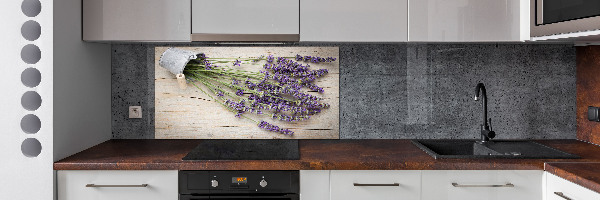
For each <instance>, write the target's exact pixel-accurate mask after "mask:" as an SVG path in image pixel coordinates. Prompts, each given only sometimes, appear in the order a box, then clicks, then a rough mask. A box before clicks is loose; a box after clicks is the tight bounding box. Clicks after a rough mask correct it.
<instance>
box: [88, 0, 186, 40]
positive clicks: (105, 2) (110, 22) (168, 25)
mask: <svg viewBox="0 0 600 200" xmlns="http://www.w3.org/2000/svg"><path fill="white" fill-rule="evenodd" d="M190 10H191V9H190V0H126V1H123V0H83V12H82V14H83V40H85V41H190V34H191V30H190V29H191V28H190V27H191V24H190V21H191V14H190V13H191V11H190Z"/></svg>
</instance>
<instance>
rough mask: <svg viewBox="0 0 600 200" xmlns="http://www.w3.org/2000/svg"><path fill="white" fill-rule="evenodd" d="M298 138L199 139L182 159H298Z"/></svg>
mask: <svg viewBox="0 0 600 200" xmlns="http://www.w3.org/2000/svg"><path fill="white" fill-rule="evenodd" d="M298 159H300V151H299V149H298V140H266V139H264V140H201V141H200V143H199V144H198V146H197V147H196V148H194V149H193V150H192V151H190V152H189V153H188V154H187V155H186V156H185V157H183V158H182V160H298Z"/></svg>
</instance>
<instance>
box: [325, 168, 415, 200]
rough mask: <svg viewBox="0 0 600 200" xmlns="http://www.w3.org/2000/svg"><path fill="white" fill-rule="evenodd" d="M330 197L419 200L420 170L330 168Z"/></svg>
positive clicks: (369, 199) (339, 199)
mask: <svg viewBox="0 0 600 200" xmlns="http://www.w3.org/2000/svg"><path fill="white" fill-rule="evenodd" d="M330 185H331V186H330V187H331V200H375V199H376V200H392V199H397V200H400V199H402V200H418V199H420V194H421V191H420V190H421V171H385V170H376V171H369V170H362V171H342V170H332V171H331V181H330Z"/></svg>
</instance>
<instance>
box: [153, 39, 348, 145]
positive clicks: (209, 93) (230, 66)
mask: <svg viewBox="0 0 600 200" xmlns="http://www.w3.org/2000/svg"><path fill="white" fill-rule="evenodd" d="M178 50H186V51H189V52H192V53H191V54H198V53H204V54H205V55H206V57H208V58H206V59H209V60H212V62H214V65H217V66H219V67H216V66H213V67H212V69H211V70H206V67H204V66H202V67H199V68H198V69H196V68H194V66H191V65H188V67H187V70H188V71H187V72H186V79H188V83H187V88H185V89H181V88H179V87H178V84H177V79H176V77H175V75H174V74H173V73H172V72H170V71H169V70H167V69H165V68H163V67H165V66H161V64H163V65H168V63H164V62H163V63H161V64H159V63H160V62H159V59H161V56H163V57H162V59H168V58H172V57H169V56H170V55H173V54H163V53H164V52H168V53H171V52H176V51H178ZM269 55H272V56H273V61H271V62H268V61H266V60H256V59H258V58H259V57H260V56H264V58H262V59H269V58H268V56H269ZM296 55H301V56H318V57H321V58H338V57H339V49H338V48H337V47H177V48H175V49H170V47H156V48H155V68H154V74H155V82H154V86H155V87H154V96H155V99H154V102H155V106H154V111H155V113H154V117H155V138H156V139H338V138H339V90H340V89H339V62H338V61H339V60H335V61H332V62H318V63H315V62H312V61H308V60H306V61H305V60H302V61H297V62H298V64H302V65H303V66H310V67H308V70H311V71H309V72H311V73H312V72H317V71H319V70H327V73H324V74H323V75H321V76H320V75H315V76H314V77H316V78H315V80H314V81H312V82H310V84H314V85H315V86H318V87H322V89H323V91H322V92H317V91H316V90H317V89H315V88H314V87H312V89H309V87H308V86H303V88H302V89H300V90H299V91H300V92H302V93H303V94H305V95H311V96H312V97H315V98H321V99H322V100H315V101H314V102H313V101H311V102H309V103H318V104H328V105H329V106H328V107H324V108H321V107H313V106H308V105H304V104H301V105H297V104H295V105H294V107H295V108H305V109H307V110H308V111H312V110H313V109H314V108H316V109H318V110H319V111H320V112H318V113H316V114H309V115H308V116H309V117H310V118H309V119H303V120H298V121H296V120H294V121H291V122H288V121H287V119H283V117H282V116H284V117H286V118H287V117H290V116H291V117H296V116H300V117H304V116H305V115H304V114H299V115H294V114H292V113H293V112H292V111H288V110H285V109H286V107H282V105H283V103H282V102H279V101H278V100H266V99H264V98H263V99H262V101H263V102H262V103H263V104H262V105H258V106H256V107H251V105H252V101H253V100H252V98H253V96H254V95H256V96H261V94H259V92H261V91H263V92H268V91H269V89H265V88H266V87H270V86H268V85H267V86H262V88H263V89H259V88H261V85H262V84H261V80H263V79H264V77H265V74H266V73H268V74H269V79H267V80H266V82H265V83H267V84H272V85H278V86H279V84H281V83H282V82H281V80H284V78H285V77H283V76H286V72H285V71H278V73H279V75H278V78H276V77H274V76H276V75H274V72H275V70H272V69H265V68H264V67H263V65H267V66H268V65H271V64H273V65H274V66H279V64H278V63H280V62H279V61H278V60H279V57H285V58H288V59H289V60H290V61H294V60H295V56H296ZM183 57H185V58H186V59H184V61H185V60H187V55H185V56H183ZM245 59H251V60H245ZM238 61H239V62H240V64H239V65H238V66H235V65H234V63H235V62H238ZM192 62H193V61H192ZM284 62H285V61H284ZM284 62H281V63H280V64H281V65H283V66H286V65H285V64H284ZM294 62H296V61H294ZM191 70H206V71H191ZM218 70H223V71H221V72H219V73H216V74H215V72H216V71H218ZM229 70H232V71H229ZM233 72H235V73H236V74H233ZM250 72H254V73H257V74H250ZM261 72H263V73H261ZM175 73H178V72H175ZM193 74H197V76H195V78H193V77H194V76H193ZM241 74H247V75H250V76H252V78H251V79H248V80H249V81H251V82H253V83H255V84H257V86H256V87H254V88H253V89H249V88H250V87H252V86H248V83H246V82H245V81H247V80H246V77H241ZM289 78H292V79H297V80H301V78H300V77H299V76H292V75H291V74H290V77H289ZM196 79H198V80H196ZM275 79H277V80H279V81H276V80H275ZM302 80H308V79H302ZM236 82H237V83H236ZM209 85H210V87H207V86H209ZM299 85H302V83H299ZM232 87H236V88H233V89H232ZM285 87H294V86H292V85H291V84H287V81H286V84H285V85H281V88H285ZM240 89H241V90H240ZM219 90H222V91H219ZM236 90H237V92H240V94H238V93H237V92H236ZM281 91H283V89H282V90H281ZM217 92H221V93H220V95H222V97H219V96H217ZM234 93H235V94H234ZM242 93H243V94H242ZM265 97H269V96H265ZM273 98H274V97H273ZM280 98H284V99H286V100H287V101H296V100H298V101H299V100H300V99H299V98H297V97H294V96H292V95H290V94H283V92H282V95H280ZM226 100H227V101H228V100H232V101H233V102H232V103H227V101H226ZM242 101H243V103H239V104H238V102H242ZM234 102H235V103H234ZM256 102H260V101H256ZM269 102H272V103H273V104H269ZM224 104H227V105H228V106H229V108H227V107H225V106H224ZM232 104H236V105H235V106H233V105H232ZM240 104H242V105H243V107H244V108H256V109H259V110H260V112H263V113H262V114H257V112H259V111H251V110H246V111H245V112H244V113H243V114H241V115H240V116H238V117H236V113H234V112H239V111H237V110H235V109H242V108H240V107H241V106H240ZM274 105H275V106H278V107H279V108H280V109H282V111H280V112H276V111H275V110H276V109H277V108H272V107H271V108H270V106H274ZM259 107H264V108H262V109H261V108H259ZM272 114H274V115H275V116H277V117H279V118H281V119H274V118H273V117H272V116H271V115H272ZM257 122H261V123H263V122H267V123H269V124H272V125H275V126H278V127H281V128H282V129H289V130H290V131H293V134H283V133H282V132H277V131H269V130H266V129H265V128H261V127H259V126H258V125H257Z"/></svg>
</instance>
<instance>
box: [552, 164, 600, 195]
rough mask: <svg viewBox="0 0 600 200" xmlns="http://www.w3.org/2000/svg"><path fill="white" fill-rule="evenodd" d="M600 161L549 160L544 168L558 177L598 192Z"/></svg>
mask: <svg viewBox="0 0 600 200" xmlns="http://www.w3.org/2000/svg"><path fill="white" fill-rule="evenodd" d="M598 169H600V162H593V163H586V162H560V163H559V162H551V163H546V167H545V170H546V171H547V172H550V173H552V174H554V175H556V176H558V177H561V178H564V179H566V180H568V181H571V182H573V183H576V184H578V185H581V186H583V187H585V188H588V189H590V190H592V191H595V192H598V193H600V171H599V170H598Z"/></svg>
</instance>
